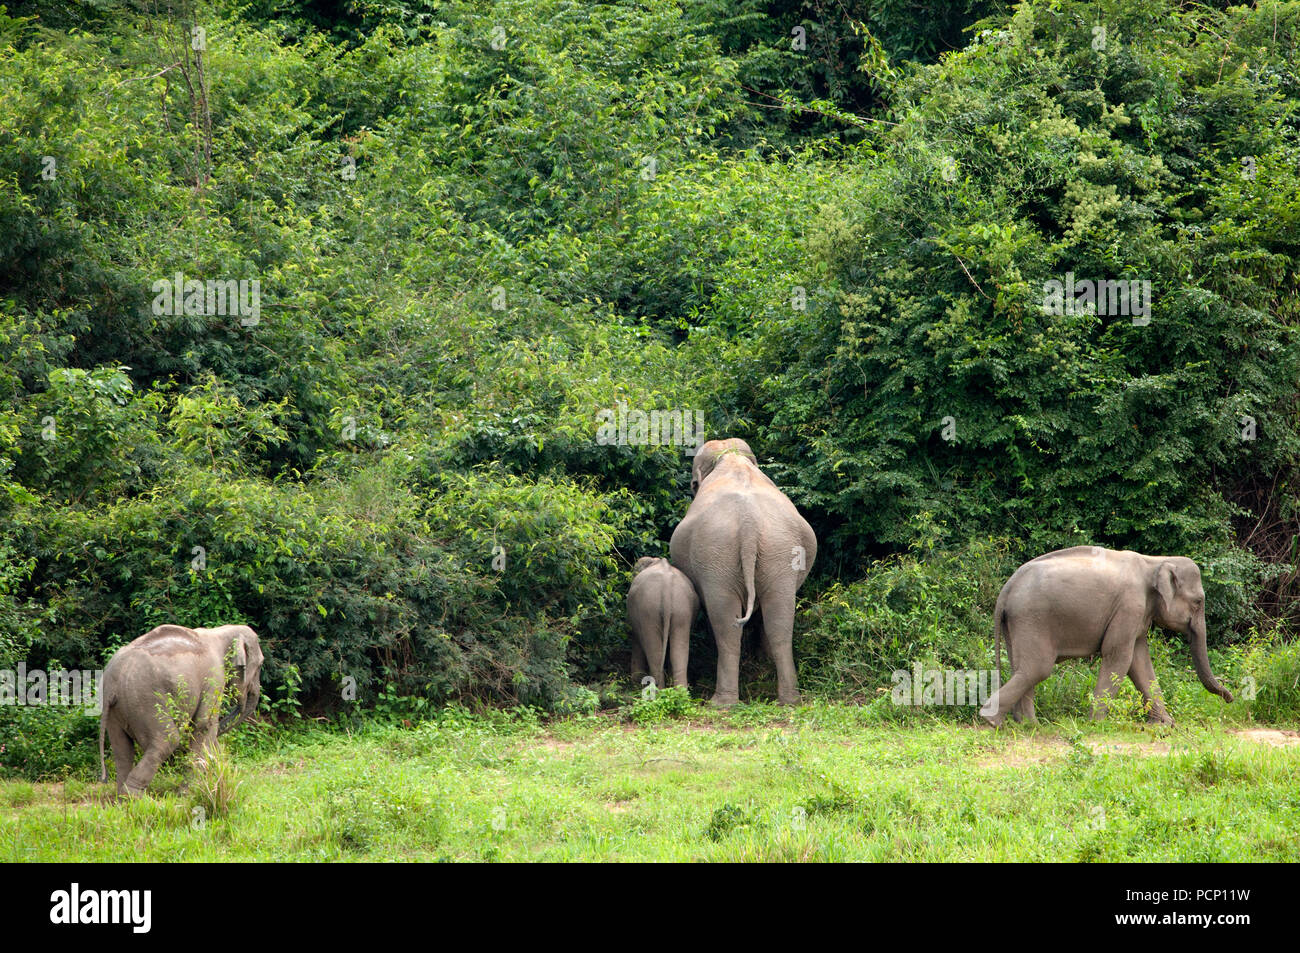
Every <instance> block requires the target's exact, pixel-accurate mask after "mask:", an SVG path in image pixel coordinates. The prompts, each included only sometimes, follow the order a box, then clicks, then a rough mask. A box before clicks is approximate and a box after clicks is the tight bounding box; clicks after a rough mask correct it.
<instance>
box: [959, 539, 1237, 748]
mask: <svg viewBox="0 0 1300 953" xmlns="http://www.w3.org/2000/svg"><path fill="white" fill-rule="evenodd" d="M993 621H994V632H995V639H994V641H995V645H996V646H997V647H996V649H995V651H996V653H997V659H998V668H999V669H1001V667H1002V663H1001V656H1002V650H1001V643H1002V640H1003V638H1005V639H1006V643H1007V659H1008V661H1009V662H1010V665H1011V669H1012V676H1011V678H1010V679H1009V680H1008V681H1007V683H1006V684H1005V685H1003V686H1002V687H1001V688H1000V689H999V690H998V691H997V692H996V693H995V694H994V695H993V697H991V698H990V699H988V701H986V702H985V703H984V706H983V707H982V708H981V709H980V714H981V715H982V716H983V717H984V718H985V719H986V720H987V721H988V722H989V723H990V724H992V725H994V726H998V725H1001V724H1002V722H1003V720H1004V719H1005V717H1006V715H1007V712H1008V711H1009V712H1010V713H1011V715H1012V717H1014V718H1015V719H1016V720H1017V721H1020V720H1028V721H1034V720H1035V719H1034V686H1035V685H1037V684H1038V683H1039V682H1041V681H1042V680H1043V679H1045V678H1047V676H1048V675H1050V674H1051V673H1052V667H1053V666H1054V665H1055V664H1056V663H1057V661H1059V660H1060V659H1068V658H1093V657H1096V656H1098V655H1100V656H1101V672H1100V674H1099V675H1098V676H1097V686H1096V688H1095V689H1094V690H1093V713H1092V714H1093V718H1097V719H1099V718H1103V717H1105V714H1106V708H1107V700H1108V699H1110V698H1114V697H1115V695H1116V694H1117V693H1118V691H1119V681H1120V679H1122V678H1123V677H1124V675H1126V674H1127V675H1128V677H1129V678H1130V679H1131V680H1132V682H1133V685H1134V686H1135V687H1136V688H1137V690H1138V691H1139V692H1141V693H1142V698H1143V700H1144V701H1145V702H1146V705H1147V708H1148V712H1149V714H1148V720H1149V721H1152V722H1155V723H1159V724H1167V725H1172V724H1173V719H1172V718H1170V717H1169V713H1168V712H1167V711H1166V710H1165V706H1164V702H1163V701H1162V700H1161V698H1160V695H1159V693H1158V692H1156V691H1155V690H1154V689H1153V687H1152V684H1151V680H1152V679H1153V678H1154V677H1155V670H1154V669H1153V668H1152V666H1151V651H1150V648H1149V647H1148V645H1147V632H1148V631H1149V630H1150V628H1151V626H1152V625H1153V624H1154V625H1158V626H1160V627H1161V628H1164V629H1171V630H1173V631H1175V632H1179V633H1182V634H1183V635H1186V636H1188V638H1189V640H1190V642H1191V649H1192V660H1193V662H1194V663H1195V665H1196V674H1197V676H1198V677H1199V678H1200V680H1201V684H1202V685H1204V686H1205V687H1206V689H1208V690H1209V691H1210V692H1212V693H1214V694H1215V695H1219V696H1220V697H1222V698H1223V700H1224V701H1227V702H1230V701H1232V693H1231V692H1229V691H1228V690H1227V689H1226V688H1224V687H1223V686H1222V685H1221V684H1219V682H1218V680H1217V679H1216V678H1215V677H1214V673H1213V672H1211V671H1210V659H1209V656H1208V655H1207V654H1206V648H1205V635H1206V633H1205V590H1204V588H1203V587H1202V586H1201V571H1200V569H1198V568H1197V566H1196V563H1194V562H1193V561H1192V560H1190V559H1188V558H1186V557H1185V556H1144V555H1142V554H1141V553H1134V552H1129V551H1127V550H1124V551H1117V550H1113V549H1103V548H1101V547H1099V546H1074V547H1072V548H1070V549H1061V550H1057V551H1056V552H1052V553H1047V554H1046V555H1044V556H1039V557H1038V558H1036V559H1031V560H1030V561H1029V562H1027V563H1025V564H1024V565H1023V566H1021V567H1020V568H1019V569H1017V570H1016V571H1015V573H1014V574H1012V576H1011V578H1010V579H1008V580H1007V582H1006V585H1004V586H1003V587H1002V592H1001V593H1000V594H999V595H998V601H997V604H996V606H995V607H994V609H993Z"/></svg>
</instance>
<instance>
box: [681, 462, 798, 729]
mask: <svg viewBox="0 0 1300 953" xmlns="http://www.w3.org/2000/svg"><path fill="white" fill-rule="evenodd" d="M691 491H692V492H693V493H694V494H695V499H694V500H693V501H692V502H691V505H690V508H689V509H688V510H687V511H686V516H685V517H683V519H682V521H681V523H679V524H678V526H677V529H676V530H674V531H673V536H672V541H671V543H670V545H669V552H670V555H671V558H672V562H673V564H674V565H675V566H678V567H680V568H681V570H682V571H683V572H684V573H686V575H687V576H689V577H690V579H691V582H693V583H694V584H695V589H696V591H697V592H698V593H699V594H700V598H701V599H702V600H703V602H704V609H705V611H706V612H707V613H708V616H709V625H710V626H711V627H712V629H713V637H714V638H715V639H716V640H717V643H718V680H717V686H716V688H715V691H714V694H713V699H712V701H713V703H714V704H715V705H733V704H735V703H736V701H738V700H739V697H740V696H739V687H738V684H737V682H738V679H739V669H740V637H741V633H742V631H743V628H744V625H745V623H746V622H748V621H749V619H750V617H751V616H752V615H753V614H754V611H755V610H756V609H761V615H762V621H763V645H764V647H765V648H766V649H767V654H768V655H769V656H770V657H771V659H772V661H773V662H774V663H775V665H776V677H777V698H778V700H779V701H780V702H781V703H782V704H787V705H795V704H798V703H799V686H798V684H797V681H796V678H795V670H794V651H793V641H794V602H795V593H797V592H798V591H799V587H800V586H802V585H803V582H804V580H805V579H806V578H807V577H808V572H809V570H810V569H812V565H813V561H814V560H815V559H816V558H817V537H816V535H815V534H814V533H813V530H812V527H811V526H809V525H808V523H807V521H806V520H805V519H804V518H803V517H802V516H800V515H799V511H798V510H796V509H795V506H794V504H793V503H791V502H790V500H789V498H788V497H787V496H786V495H785V494H784V493H782V492H781V491H780V489H778V488H777V485H776V484H775V483H773V482H772V481H771V480H770V479H768V477H767V476H766V475H765V474H764V473H763V471H762V470H760V469H759V468H758V462H757V460H756V459H755V457H754V453H753V451H751V450H750V449H749V444H747V443H745V441H743V440H738V439H734V438H733V439H730V440H710V441H708V442H707V443H705V444H704V445H703V446H702V447H700V448H699V450H698V451H697V452H696V454H695V463H694V465H693V466H692V467H691Z"/></svg>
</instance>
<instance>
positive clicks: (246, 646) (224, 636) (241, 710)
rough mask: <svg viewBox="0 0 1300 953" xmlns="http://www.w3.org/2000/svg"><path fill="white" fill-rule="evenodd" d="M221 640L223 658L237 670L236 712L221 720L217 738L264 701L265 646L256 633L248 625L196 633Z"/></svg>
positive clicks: (255, 709) (224, 626) (234, 710)
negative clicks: (209, 635) (263, 664)
mask: <svg viewBox="0 0 1300 953" xmlns="http://www.w3.org/2000/svg"><path fill="white" fill-rule="evenodd" d="M194 631H196V632H198V633H200V634H212V635H214V636H216V638H217V639H218V644H219V645H220V648H221V654H222V657H223V658H224V659H226V660H227V663H228V664H233V666H234V669H235V689H234V690H235V697H236V699H237V704H236V706H235V708H234V709H233V710H231V711H229V712H227V713H226V714H225V715H222V716H221V722H220V723H219V725H218V727H217V733H218V734H225V733H226V732H227V731H229V730H230V729H232V728H234V727H235V726H236V725H238V724H240V723H241V722H242V721H243V720H244V719H245V718H247V717H248V716H249V715H251V714H252V713H253V712H255V711H257V703H258V701H259V699H260V698H261V697H262V660H263V655H262V646H261V644H260V643H259V642H258V639H257V633H256V632H254V631H253V630H252V629H250V628H249V627H248V626H246V625H223V626H221V627H220V628H218V629H195V630H194Z"/></svg>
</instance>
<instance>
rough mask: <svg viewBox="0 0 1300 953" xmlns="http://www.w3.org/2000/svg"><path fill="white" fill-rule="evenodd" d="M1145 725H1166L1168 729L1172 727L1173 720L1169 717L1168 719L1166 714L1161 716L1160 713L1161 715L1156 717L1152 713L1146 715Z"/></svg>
mask: <svg viewBox="0 0 1300 953" xmlns="http://www.w3.org/2000/svg"><path fill="white" fill-rule="evenodd" d="M1147 724H1149V725H1168V726H1169V727H1171V728H1172V727H1173V725H1174V720H1173V719H1172V718H1170V717H1169V716H1168V715H1166V714H1163V713H1162V714H1159V715H1157V714H1156V713H1155V712H1152V713H1151V714H1149V715H1147Z"/></svg>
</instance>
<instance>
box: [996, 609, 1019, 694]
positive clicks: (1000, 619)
mask: <svg viewBox="0 0 1300 953" xmlns="http://www.w3.org/2000/svg"><path fill="white" fill-rule="evenodd" d="M1006 635H1007V610H1006V608H1005V607H1004V606H1003V605H1002V600H1001V599H1000V598H999V599H998V603H997V605H996V606H994V607H993V664H994V666H995V667H996V668H997V670H998V683H999V684H1001V683H1002V640H1003V639H1004V638H1006ZM1006 642H1007V662H1008V663H1010V664H1011V666H1012V668H1014V667H1015V664H1016V663H1015V662H1014V661H1013V660H1012V658H1011V639H1009V638H1007V639H1006Z"/></svg>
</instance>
